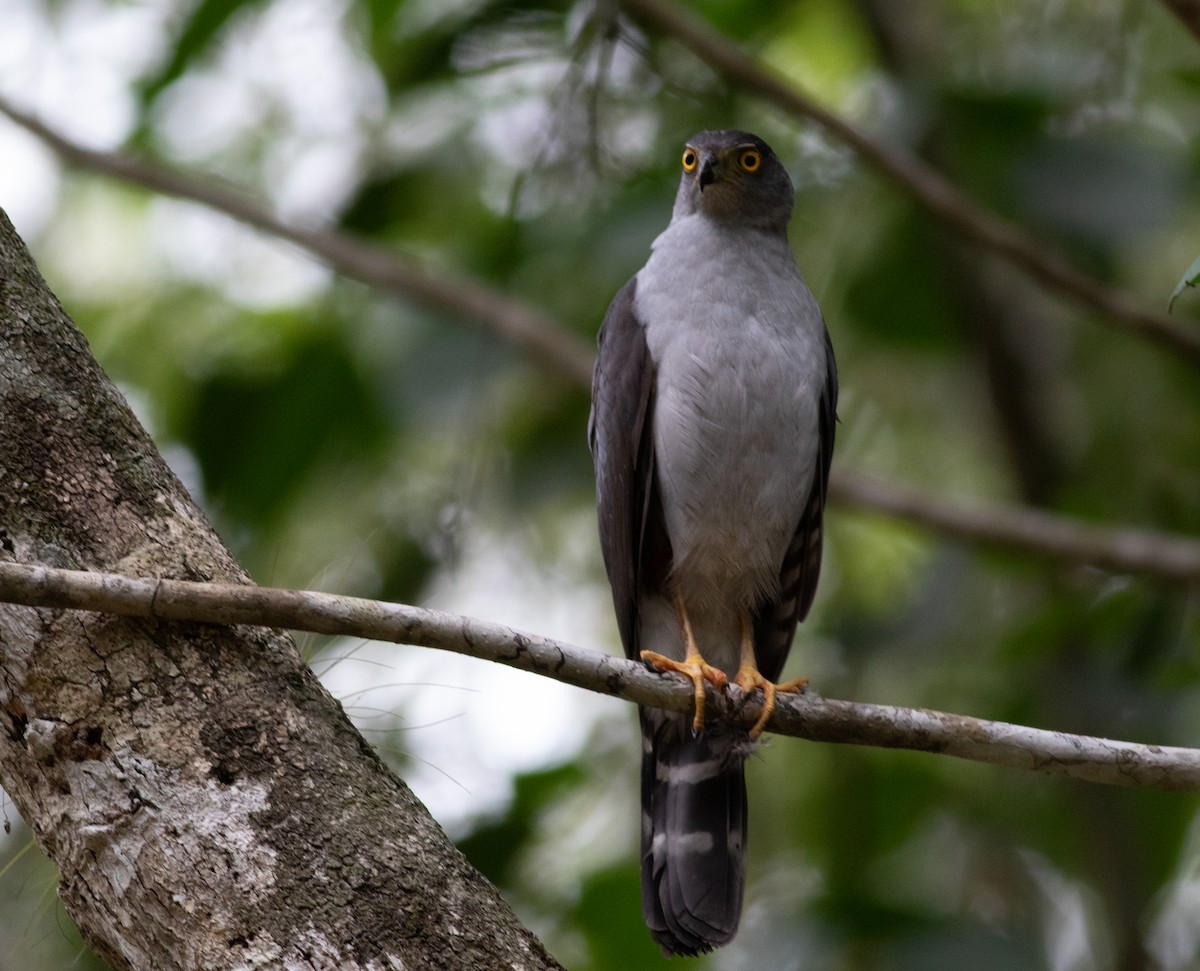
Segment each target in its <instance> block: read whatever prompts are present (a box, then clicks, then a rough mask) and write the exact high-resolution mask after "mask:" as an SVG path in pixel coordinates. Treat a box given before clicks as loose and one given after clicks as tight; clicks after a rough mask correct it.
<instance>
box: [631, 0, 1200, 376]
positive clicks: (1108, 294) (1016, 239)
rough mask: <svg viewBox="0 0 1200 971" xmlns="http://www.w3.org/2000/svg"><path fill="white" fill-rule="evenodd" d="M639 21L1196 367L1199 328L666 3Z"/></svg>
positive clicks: (651, 3) (642, 8)
mask: <svg viewBox="0 0 1200 971" xmlns="http://www.w3.org/2000/svg"><path fill="white" fill-rule="evenodd" d="M620 3H621V6H623V7H624V8H625V9H626V10H628V11H629V12H630V13H631V14H633V15H634V16H635V17H636V18H637V19H639V20H641V21H643V22H644V23H647V24H650V25H652V26H653V27H654V28H655V29H656V30H658V31H660V32H661V33H664V34H668V35H670V36H671V37H673V38H675V39H676V40H677V41H679V42H680V43H681V44H683V46H684V47H686V48H688V50H690V51H691V52H692V53H693V54H695V55H696V56H697V57H699V58H700V60H702V61H704V63H706V64H707V65H708V66H709V67H711V68H712V69H713V70H714V71H716V72H717V73H718V74H721V75H723V76H724V77H726V78H728V79H729V80H730V81H732V82H733V83H735V84H736V85H738V86H739V87H741V88H742V89H743V90H745V91H747V92H749V93H750V94H752V95H755V96H757V97H759V98H762V99H763V100H764V101H769V102H771V103H772V104H774V105H776V106H777V107H778V108H781V109H782V110H783V111H785V112H786V113H788V114H789V115H792V116H794V117H796V118H803V119H808V120H809V121H813V122H815V123H816V124H818V125H820V126H821V127H822V128H824V129H825V130H826V131H827V132H829V133H830V134H831V135H832V136H833V137H834V138H836V139H838V140H839V141H841V142H844V143H845V144H847V145H849V146H850V147H851V148H853V149H854V150H855V151H856V152H857V153H858V154H859V156H860V157H861V158H862V159H863V160H864V161H866V162H867V163H868V164H870V165H871V166H873V167H874V168H875V169H876V170H877V171H879V172H880V173H882V174H883V175H885V176H887V177H888V178H889V179H891V180H892V181H893V182H895V183H896V184H897V185H898V186H899V187H900V188H902V189H903V190H904V191H906V192H907V193H908V194H909V195H911V196H912V197H913V198H915V199H916V200H917V201H918V202H920V203H921V204H922V205H923V206H925V208H927V209H928V210H929V211H930V212H931V213H933V214H934V215H935V216H936V217H937V218H938V219H940V220H942V221H943V222H944V223H945V224H946V225H947V226H949V227H951V228H952V229H954V230H955V231H956V232H958V233H960V234H961V235H963V236H964V237H966V238H967V239H970V240H973V241H974V242H975V243H978V244H980V245H982V246H985V247H987V248H988V249H991V250H993V251H995V252H996V253H999V254H1000V255H1002V256H1003V257H1005V258H1006V259H1007V260H1009V261H1010V262H1012V263H1013V264H1014V265H1015V266H1017V267H1019V268H1021V269H1022V270H1024V271H1025V272H1026V273H1028V274H1029V275H1030V276H1032V277H1033V278H1034V279H1035V280H1038V281H1039V282H1040V283H1042V284H1043V285H1045V286H1047V287H1051V288H1053V289H1055V290H1058V291H1060V292H1061V293H1064V294H1066V295H1067V296H1069V297H1071V298H1072V299H1074V300H1075V301H1077V302H1078V303H1080V304H1083V305H1084V306H1085V307H1090V308H1091V309H1092V310H1095V311H1098V312H1099V313H1100V314H1102V315H1103V316H1104V318H1105V319H1107V320H1108V321H1109V323H1110V324H1111V325H1113V326H1115V327H1117V328H1118V329H1120V330H1124V331H1127V332H1129V333H1132V334H1135V335H1137V336H1140V337H1143V338H1146V339H1147V340H1150V341H1153V342H1155V343H1157V344H1160V345H1161V346H1163V347H1165V348H1167V349H1168V350H1171V351H1173V352H1175V353H1177V354H1179V355H1180V356H1182V357H1184V358H1186V359H1187V360H1189V361H1191V362H1192V363H1193V364H1195V365H1200V327H1194V326H1193V327H1185V326H1181V325H1180V324H1179V323H1178V322H1177V321H1175V320H1174V319H1172V318H1171V317H1169V316H1167V315H1166V314H1165V313H1161V312H1159V311H1156V310H1152V309H1150V308H1149V307H1146V306H1144V305H1143V304H1142V303H1141V302H1140V301H1139V300H1137V299H1136V298H1134V297H1132V296H1130V295H1129V294H1128V293H1126V292H1125V291H1123V290H1121V289H1119V288H1117V287H1114V286H1112V285H1111V284H1109V283H1106V282H1105V281H1103V280H1100V279H1097V278H1096V277H1093V276H1091V275H1089V274H1087V273H1085V272H1083V271H1082V270H1080V269H1078V268H1077V267H1076V266H1074V265H1073V264H1072V263H1070V262H1069V261H1068V260H1067V259H1066V258H1065V257H1064V256H1063V255H1062V254H1061V253H1059V252H1057V251H1055V250H1052V249H1050V248H1048V247H1046V246H1043V245H1042V244H1040V243H1039V242H1038V241H1037V240H1035V239H1034V238H1033V237H1032V236H1030V235H1029V234H1028V233H1026V232H1025V231H1024V230H1023V229H1021V228H1020V227H1018V226H1016V225H1015V224H1013V223H1011V222H1009V221H1008V220H1006V219H1004V218H1002V217H1001V216H999V215H997V214H996V213H994V212H992V211H991V210H990V209H988V208H986V207H985V206H983V205H981V204H980V203H979V202H977V201H975V200H974V199H972V198H971V197H970V196H968V195H966V194H965V193H963V192H962V191H961V190H960V189H959V188H958V187H957V186H955V185H954V184H953V183H951V182H949V181H948V180H947V179H946V178H945V177H943V176H942V175H941V174H940V173H938V172H937V171H936V170H935V169H933V168H930V167H929V166H928V165H926V164H925V163H924V162H922V161H921V160H920V159H918V158H917V157H916V156H914V155H912V154H910V153H908V152H906V151H904V150H903V149H901V148H898V147H896V146H892V145H887V144H885V143H883V142H878V141H876V140H874V139H872V138H870V137H868V136H867V135H864V134H863V133H862V132H860V131H859V130H858V129H857V128H855V127H854V126H853V125H851V124H850V123H849V122H848V121H846V120H845V119H843V118H841V117H839V116H838V115H836V114H834V113H833V112H831V111H828V110H826V109H825V108H822V107H821V106H820V105H818V104H817V103H815V102H814V101H811V100H809V99H808V98H806V97H805V96H803V95H802V94H800V93H799V92H798V91H797V90H796V89H795V87H794V86H793V85H792V84H790V83H789V82H787V81H785V80H783V79H782V78H781V77H779V76H778V75H777V74H774V73H772V72H771V71H769V70H768V69H766V68H764V67H762V66H760V65H759V64H756V63H755V62H754V61H753V60H751V59H750V58H749V57H747V56H746V55H745V54H744V53H743V52H742V50H741V48H739V47H738V45H737V44H736V43H735V42H734V41H732V40H730V39H729V38H728V37H726V36H725V35H724V34H722V33H721V32H720V31H717V30H715V29H714V28H713V27H711V26H710V25H709V24H708V23H707V22H706V21H704V20H703V19H702V18H701V17H699V16H698V15H697V14H694V13H692V12H691V11H690V10H687V9H686V8H684V7H682V6H680V5H678V4H676V3H672V2H670V0H620Z"/></svg>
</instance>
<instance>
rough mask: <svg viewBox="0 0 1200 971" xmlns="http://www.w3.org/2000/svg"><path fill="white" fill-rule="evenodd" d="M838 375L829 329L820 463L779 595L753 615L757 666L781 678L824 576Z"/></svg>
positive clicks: (783, 569)
mask: <svg viewBox="0 0 1200 971" xmlns="http://www.w3.org/2000/svg"><path fill="white" fill-rule="evenodd" d="M837 398H838V376H837V362H836V361H835V360H834V357H833V344H832V343H831V342H830V340H829V331H826V332H825V387H824V388H823V389H822V392H821V401H820V408H819V410H818V439H817V465H816V470H815V471H814V473H813V481H812V486H811V487H810V489H809V494H808V501H807V502H806V503H805V505H804V514H803V515H802V516H801V517H800V522H799V523H798V524H797V526H796V532H795V535H794V536H793V537H792V542H791V543H790V544H789V546H788V551H787V553H786V555H785V556H784V558H783V564H782V565H781V567H780V570H779V591H780V592H779V599H778V600H775V601H773V602H770V603H766V604H763V606H762V607H761V608H760V609H759V611H758V613H757V614H756V615H755V617H754V655H755V659H756V661H757V663H758V669H759V671H761V672H762V673H763V675H764V676H765V677H767V678H768V679H769V680H771V681H778V680H779V675H780V673H781V672H782V671H783V665H784V662H785V661H786V660H787V655H788V651H789V650H790V649H791V646H792V638H793V637H795V635H796V625H797V624H798V623H799V622H800V621H802V620H803V619H804V618H805V617H807V616H808V611H809V608H810V607H812V602H813V597H814V596H816V593H817V580H818V579H819V577H820V575H821V550H822V546H823V541H824V536H825V532H824V526H823V520H824V515H825V496H826V494H827V491H828V487H829V464H830V461H831V460H832V458H833V439H834V435H835V432H836V430H837Z"/></svg>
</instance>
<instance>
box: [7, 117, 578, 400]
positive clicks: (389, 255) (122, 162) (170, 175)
mask: <svg viewBox="0 0 1200 971" xmlns="http://www.w3.org/2000/svg"><path fill="white" fill-rule="evenodd" d="M0 113H2V114H5V115H7V116H8V117H9V118H10V119H12V120H13V121H14V122H16V123H17V124H18V125H20V126H21V127H22V128H24V129H26V130H27V131H29V132H30V133H31V134H33V135H36V136H37V137H38V138H40V139H41V140H42V141H43V142H45V143H46V144H47V145H48V146H50V148H52V149H53V150H54V151H55V152H56V153H57V154H58V155H60V156H61V157H62V158H63V159H64V160H65V161H67V162H69V163H71V164H73V165H76V166H79V167H80V168H84V169H87V170H89V171H92V172H98V173H100V174H102V175H107V176H110V177H112V178H116V179H121V180H123V181H125V182H131V183H133V184H135V185H139V186H142V187H144V188H147V189H150V190H152V191H154V192H159V193H162V194H163V195H168V196H173V197H174V198H176V199H186V200H188V201H190V202H198V203H200V204H201V205H204V206H208V207H209V208H211V209H215V210H216V211H218V212H221V213H224V214H225V215H227V216H229V217H231V218H233V219H236V220H237V221H238V222H241V223H245V224H246V225H248V226H253V227H254V228H255V229H258V230H261V231H262V232H265V233H270V234H271V235H273V236H278V237H280V238H281V239H286V240H288V241H289V242H291V243H294V244H295V245H297V246H299V247H300V248H301V249H304V250H307V251H308V252H309V253H311V254H312V255H313V256H315V257H317V259H319V260H320V261H322V262H323V263H325V264H327V265H328V266H330V267H332V268H333V269H334V270H336V271H337V272H339V273H341V274H343V275H344V276H347V277H350V278H351V279H354V280H359V281H361V282H362V283H366V284H368V285H370V286H373V287H377V288H379V289H380V290H383V291H386V292H388V293H393V294H398V295H399V296H402V297H405V298H407V299H409V300H412V301H414V302H416V303H418V304H420V305H421V306H423V307H426V308H428V309H430V310H433V311H436V312H439V313H448V314H454V315H458V316H463V317H466V318H468V319H470V320H473V321H482V322H486V323H487V325H488V326H489V327H490V328H491V329H492V330H494V331H495V332H496V333H497V334H499V335H500V336H501V337H503V338H505V339H506V340H509V341H511V342H513V343H514V344H517V345H520V346H522V347H524V348H526V349H527V350H529V351H530V352H531V353H532V354H533V355H534V356H535V357H538V358H540V359H541V360H542V361H544V362H545V363H546V364H548V365H550V367H551V369H552V370H553V371H554V372H555V373H560V374H561V373H564V372H565V374H566V376H567V377H568V378H569V379H570V380H572V381H574V382H577V383H582V384H584V385H586V384H587V383H588V382H590V381H591V375H592V360H593V357H594V353H593V349H592V347H591V346H590V345H589V344H588V342H587V341H585V340H583V339H582V338H579V337H576V336H575V335H574V334H572V333H571V332H570V331H568V330H567V329H566V328H564V327H563V326H562V325H561V324H560V323H559V322H558V321H556V320H554V319H553V318H552V317H551V316H550V315H549V314H546V313H543V312H542V311H540V310H537V309H535V308H533V307H531V306H530V305H529V304H527V303H524V302H522V301H520V300H517V299H515V298H514V297H511V296H509V295H508V294H507V293H505V292H503V291H502V290H498V289H496V288H494V287H491V286H488V285H487V284H485V283H482V282H481V281H479V280H476V279H473V278H470V277H466V276H460V275H456V274H454V273H453V272H451V271H449V270H447V269H445V268H441V269H439V270H438V272H437V275H434V274H432V273H429V272H428V271H426V270H425V269H423V268H421V267H420V266H418V265H417V263H416V262H415V261H414V260H412V259H410V258H405V257H403V256H400V255H399V254H397V253H394V252H392V251H390V250H387V249H384V248H383V247H380V246H373V245H371V244H370V243H367V242H364V241H363V240H360V239H356V238H355V237H353V236H350V235H347V234H346V233H341V232H338V231H337V230H332V229H310V228H307V227H303V226H296V225H293V224H292V223H289V222H287V221H285V220H283V219H280V218H279V217H278V216H276V215H275V214H274V213H273V212H271V211H270V210H269V209H267V208H266V206H264V205H262V204H261V203H259V202H257V201H255V200H254V199H251V198H250V197H249V196H247V195H245V194H244V193H242V192H240V191H238V190H237V189H235V188H233V187H231V186H227V185H222V184H218V183H216V182H213V181H206V180H202V179H199V178H197V177H195V176H193V175H186V174H184V173H182V172H177V171H174V170H172V169H170V168H168V167H167V166H165V165H162V164H156V163H152V162H147V161H142V160H140V159H137V158H134V157H132V156H129V155H125V154H122V153H119V152H100V151H95V150H94V149H90V148H85V147H84V146H82V145H80V144H78V143H77V142H74V141H72V140H71V139H69V138H67V137H66V136H65V135H62V134H61V133H59V132H57V131H55V130H54V129H52V128H50V127H49V126H48V125H45V124H43V123H42V122H41V121H39V120H38V119H37V118H34V117H33V116H32V115H29V114H27V113H25V112H23V111H21V110H20V109H18V108H16V107H14V106H13V105H11V104H9V103H8V102H7V101H5V100H3V99H0Z"/></svg>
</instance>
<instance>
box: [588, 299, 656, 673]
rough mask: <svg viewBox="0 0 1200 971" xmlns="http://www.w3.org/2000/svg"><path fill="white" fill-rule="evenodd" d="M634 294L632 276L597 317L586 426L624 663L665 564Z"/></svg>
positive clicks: (647, 381) (648, 388) (646, 358)
mask: <svg viewBox="0 0 1200 971" xmlns="http://www.w3.org/2000/svg"><path fill="white" fill-rule="evenodd" d="M636 292H637V278H636V277H634V278H633V279H632V280H630V281H629V282H628V283H627V284H625V286H624V287H623V288H622V289H621V290H620V292H619V293H618V294H617V295H616V297H614V298H613V302H612V305H611V306H610V307H609V308H608V312H607V313H606V314H605V315H604V322H603V323H602V324H601V326H600V338H599V343H600V351H599V356H598V357H597V359H596V368H595V371H594V372H593V374H592V412H591V416H590V418H589V419H588V442H589V445H590V446H591V450H592V461H593V463H594V465H595V468H596V504H597V509H598V513H599V518H600V548H601V551H602V552H603V554H604V566H605V569H606V570H607V571H608V580H609V584H610V586H611V587H612V595H613V605H614V606H615V607H616V612H617V626H618V628H619V629H620V632H621V640H622V642H623V643H624V645H625V653H626V654H627V655H628V656H629V657H636V656H637V651H638V644H637V640H638V633H637V632H638V601H639V593H640V591H641V590H642V589H643V585H644V584H645V583H646V582H647V580H648V579H649V576H650V575H654V574H658V573H665V569H666V567H667V566H668V565H669V562H670V554H669V550H663V549H662V544H663V543H664V542H665V536H666V534H665V532H664V531H663V526H662V514H661V509H660V507H659V500H658V489H657V487H656V485H655V473H654V434H653V421H654V383H655V379H654V362H653V360H652V359H651V357H650V352H649V350H648V349H647V347H646V331H645V328H644V327H643V326H642V324H641V323H640V322H639V321H638V319H637V315H636V313H635V311H634V295H635V293H636ZM664 557H665V559H664ZM660 564H661V565H660Z"/></svg>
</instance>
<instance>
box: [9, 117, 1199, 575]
mask: <svg viewBox="0 0 1200 971" xmlns="http://www.w3.org/2000/svg"><path fill="white" fill-rule="evenodd" d="M0 113H3V114H7V115H8V116H9V117H10V118H12V119H13V120H14V121H16V122H17V123H18V124H20V125H22V126H24V127H25V128H27V129H28V130H29V131H31V132H32V133H33V134H35V135H36V136H38V137H39V138H41V139H43V140H44V141H45V142H46V143H47V144H48V145H49V146H50V147H51V148H53V149H54V150H55V151H56V152H58V153H59V154H60V155H61V156H62V157H63V158H64V159H65V160H67V161H68V162H70V163H72V164H74V165H77V166H79V167H81V168H84V169H87V170H90V171H94V172H98V173H100V174H103V175H107V176H110V177H113V178H117V179H121V180H123V181H126V182H130V183H133V184H135V185H139V186H143V187H145V188H147V189H150V190H152V191H156V192H163V193H166V194H168V195H171V196H175V197H177V198H181V199H188V200H191V201H193V202H197V203H200V204H201V205H205V206H208V207H210V208H212V209H214V210H215V211H217V212H220V213H223V214H224V215H226V216H229V217H230V218H232V219H236V220H239V221H241V222H244V223H246V224H248V225H250V226H254V227H255V228H257V229H259V230H261V231H263V232H266V233H270V234H272V235H275V236H278V237H280V238H282V239H286V240H289V241H290V242H292V243H294V244H295V245H297V246H299V247H301V248H302V249H305V250H307V251H308V252H310V253H312V254H313V255H314V256H316V257H317V258H318V259H320V260H322V261H324V262H326V263H328V264H329V265H330V266H332V267H333V268H334V269H336V270H337V271H338V272H340V273H343V274H345V275H346V276H348V277H351V278H353V279H356V280H361V281H363V282H365V283H368V284H370V285H372V286H377V287H380V288H381V289H384V290H387V291H388V292H391V293H395V294H398V295H400V296H403V297H408V298H411V299H413V300H415V301H417V302H418V303H422V304H424V305H425V306H429V307H431V308H433V309H436V310H440V311H446V312H451V313H455V314H461V315H464V316H466V317H468V318H470V319H472V320H474V321H476V322H477V323H480V324H483V325H485V326H487V327H491V328H493V329H495V330H496V331H497V333H499V334H501V335H502V336H504V337H507V338H509V339H511V340H513V341H514V343H517V344H519V345H521V346H524V347H526V348H527V349H529V350H530V351H531V352H532V353H533V354H535V355H536V356H537V357H538V358H539V359H540V360H541V361H542V362H544V363H545V364H547V365H549V366H550V367H551V368H552V369H554V370H555V371H556V372H557V373H560V374H565V376H566V378H567V379H568V380H570V381H572V382H574V383H576V384H578V385H579V386H581V387H584V388H586V387H588V386H589V385H590V382H591V369H592V362H593V361H594V359H595V354H594V351H593V349H592V348H591V346H589V345H588V343H587V342H585V341H584V340H582V339H581V338H577V337H575V336H574V335H573V334H571V333H570V332H569V331H568V330H566V328H564V327H563V326H562V324H561V323H559V322H558V321H556V320H554V319H553V318H552V317H550V316H549V315H547V314H545V313H544V312H543V311H540V310H538V309H536V308H534V307H532V306H529V305H527V304H524V303H521V302H520V301H518V300H516V299H514V298H512V297H509V296H507V295H506V294H503V293H500V292H499V291H497V290H494V289H493V288H491V287H489V286H488V285H487V284H485V283H483V282H480V281H478V280H475V279H472V278H467V277H462V276H454V275H452V274H449V273H447V272H446V271H444V270H443V271H439V273H440V275H439V276H436V277H435V276H433V275H431V274H429V273H426V272H425V271H422V270H418V269H416V268H414V267H413V265H412V264H411V263H409V262H407V261H405V260H402V259H400V258H399V257H397V256H395V255H394V254H393V253H391V252H389V251H387V250H384V249H381V248H379V247H376V246H372V245H370V244H368V243H364V242H362V241H360V240H357V239H354V238H353V237H351V236H348V235H346V234H344V233H338V232H334V231H329V230H315V229H304V228H300V227H295V226H291V225H289V224H288V223H286V222H285V221H284V220H281V219H279V218H278V217H277V216H274V215H273V214H271V213H270V212H269V211H268V210H267V209H265V208H264V207H263V206H262V205H261V204H260V203H257V202H255V201H253V200H252V199H250V198H248V197H247V196H246V195H245V194H244V193H242V192H239V191H237V190H235V189H231V188H228V187H226V186H220V185H214V184H213V183H211V182H205V181H203V180H200V179H197V178H196V177H194V176H190V175H186V174H184V173H182V172H177V171H174V170H172V169H169V168H167V167H165V166H162V165H160V164H158V163H153V162H149V161H144V160H139V159H134V158H131V157H128V156H125V155H122V154H120V153H117V152H97V151H93V150H91V149H87V148H84V147H82V146H80V145H78V144H76V143H75V142H72V141H71V140H70V139H68V138H66V137H65V136H63V135H62V134H60V133H58V132H56V131H54V130H52V129H50V128H49V127H47V126H46V125H44V124H42V123H41V122H40V121H38V120H37V119H34V118H31V117H29V116H28V115H25V114H23V113H22V112H20V111H18V110H16V109H14V108H13V107H12V106H11V105H8V104H7V103H5V102H4V100H3V99H0ZM831 492H832V494H833V496H834V497H835V498H838V499H844V500H846V501H849V502H851V503H854V504H857V505H860V506H866V507H869V508H872V509H874V510H876V511H878V512H882V513H884V514H887V515H892V516H898V517H900V518H903V519H908V520H910V521H913V522H917V523H920V524H921V525H924V526H928V527H931V528H934V529H937V530H939V531H943V532H946V533H949V534H950V535H952V536H955V537H957V538H960V539H968V540H973V541H977V542H984V543H991V544H997V545H1002V546H1006V547H1010V548H1012V549H1020V550H1024V551H1025V552H1027V553H1030V554H1032V555H1035V556H1044V557H1050V558H1054V559H1062V560H1066V561H1068V562H1073V563H1087V564H1090V565H1093V566H1097V567H1102V568H1104V569H1112V570H1116V571H1118V572H1131V573H1145V574H1147V575H1150V576H1156V577H1160V578H1164V579H1168V580H1172V581H1178V580H1185V581H1195V580H1196V579H1197V578H1198V577H1200V568H1198V567H1197V555H1198V554H1197V544H1196V543H1195V541H1192V540H1186V539H1182V538H1179V537H1174V536H1170V535H1166V534H1161V533H1150V532H1138V531H1134V530H1127V529H1103V528H1100V527H1092V526H1087V525H1085V524H1083V523H1079V522H1078V521H1076V520H1073V519H1070V518H1068V517H1065V516H1054V515H1052V514H1048V513H1037V512H1035V511H1033V510H1029V509H1021V508H1018V507H1009V508H1003V507H996V508H984V509H976V510H973V511H966V510H959V509H954V508H953V507H949V506H946V505H945V504H944V503H943V502H942V501H941V500H939V499H936V498H933V497H929V496H920V495H918V494H917V493H914V492H911V491H906V490H903V489H897V488H896V487H894V486H892V485H890V484H886V485H885V484H883V483H879V482H873V481H871V480H870V479H868V478H866V477H865V476H862V475H860V474H857V473H854V472H851V471H847V470H845V469H841V470H839V471H838V472H836V473H835V476H834V479H833V482H832V483H831ZM1060 536H1062V537H1068V538H1067V539H1065V540H1056V539H1054V537H1060Z"/></svg>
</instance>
